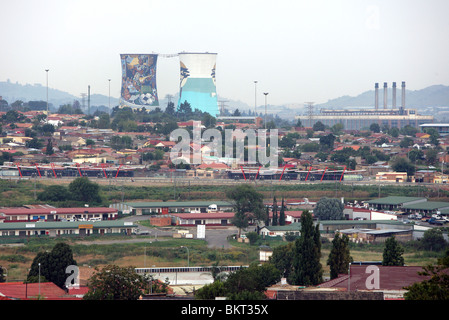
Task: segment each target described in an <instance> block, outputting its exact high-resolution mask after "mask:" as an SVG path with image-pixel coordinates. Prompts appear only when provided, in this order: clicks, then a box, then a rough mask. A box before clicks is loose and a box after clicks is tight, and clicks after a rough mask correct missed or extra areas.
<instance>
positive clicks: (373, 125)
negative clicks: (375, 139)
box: [369, 123, 380, 133]
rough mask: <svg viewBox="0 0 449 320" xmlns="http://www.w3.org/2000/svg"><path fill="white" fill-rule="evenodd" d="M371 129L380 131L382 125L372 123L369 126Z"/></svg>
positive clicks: (375, 131) (376, 131)
mask: <svg viewBox="0 0 449 320" xmlns="http://www.w3.org/2000/svg"><path fill="white" fill-rule="evenodd" d="M369 129H370V130H371V131H372V132H374V133H379V132H380V126H379V124H378V123H371V125H370V126H369Z"/></svg>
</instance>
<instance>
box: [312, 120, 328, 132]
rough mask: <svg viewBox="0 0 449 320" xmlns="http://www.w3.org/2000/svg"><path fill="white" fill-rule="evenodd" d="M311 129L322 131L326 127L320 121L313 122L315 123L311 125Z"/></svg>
mask: <svg viewBox="0 0 449 320" xmlns="http://www.w3.org/2000/svg"><path fill="white" fill-rule="evenodd" d="M312 129H313V131H324V130H325V129H326V127H325V126H324V124H323V123H322V122H321V121H317V122H315V124H314V125H313V127H312Z"/></svg>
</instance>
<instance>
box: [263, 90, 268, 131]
mask: <svg viewBox="0 0 449 320" xmlns="http://www.w3.org/2000/svg"><path fill="white" fill-rule="evenodd" d="M263 94H264V95H265V130H267V95H268V92H264V93H263Z"/></svg>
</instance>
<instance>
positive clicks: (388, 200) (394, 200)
mask: <svg viewBox="0 0 449 320" xmlns="http://www.w3.org/2000/svg"><path fill="white" fill-rule="evenodd" d="M417 200H423V201H427V199H426V198H423V197H400V196H389V197H385V198H379V199H372V200H369V201H367V202H368V203H369V204H391V205H400V204H403V203H406V202H411V201H417Z"/></svg>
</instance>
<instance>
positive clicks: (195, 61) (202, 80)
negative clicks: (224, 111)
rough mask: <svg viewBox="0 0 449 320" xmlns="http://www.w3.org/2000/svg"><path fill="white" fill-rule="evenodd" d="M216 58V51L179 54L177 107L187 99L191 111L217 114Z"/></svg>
mask: <svg viewBox="0 0 449 320" xmlns="http://www.w3.org/2000/svg"><path fill="white" fill-rule="evenodd" d="M216 58H217V54H216V53H180V54H179V62H180V65H181V83H180V89H179V100H178V108H179V106H180V105H181V104H182V103H184V102H185V101H187V102H188V103H189V104H190V107H191V108H192V110H193V111H194V110H195V109H198V110H201V111H203V112H208V113H209V114H210V115H211V116H213V117H215V116H217V115H218V114H219V112H218V102H217V89H216V85H215V64H216Z"/></svg>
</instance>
